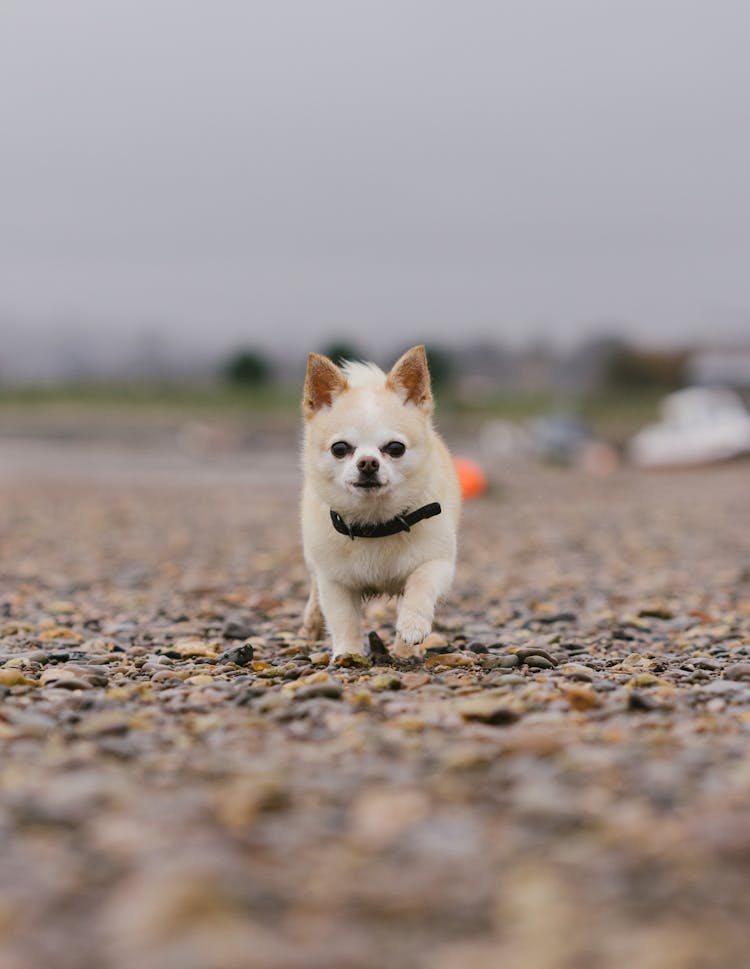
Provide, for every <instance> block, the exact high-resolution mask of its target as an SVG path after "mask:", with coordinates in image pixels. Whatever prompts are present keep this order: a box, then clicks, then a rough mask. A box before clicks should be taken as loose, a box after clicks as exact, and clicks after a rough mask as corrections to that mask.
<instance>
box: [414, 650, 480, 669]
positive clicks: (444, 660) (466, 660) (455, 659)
mask: <svg viewBox="0 0 750 969" xmlns="http://www.w3.org/2000/svg"><path fill="white" fill-rule="evenodd" d="M475 663H476V657H474V656H467V655H466V653H437V654H436V655H435V656H429V657H428V658H427V659H426V660H425V666H427V667H430V668H432V667H434V666H447V667H448V668H449V669H457V668H459V667H462V666H473V665H474V664H475Z"/></svg>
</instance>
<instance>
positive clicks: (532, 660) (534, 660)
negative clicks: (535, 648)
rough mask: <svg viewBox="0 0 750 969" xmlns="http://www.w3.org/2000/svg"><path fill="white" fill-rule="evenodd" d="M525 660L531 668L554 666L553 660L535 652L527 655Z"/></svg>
mask: <svg viewBox="0 0 750 969" xmlns="http://www.w3.org/2000/svg"><path fill="white" fill-rule="evenodd" d="M525 662H526V665H527V666H528V667H529V669H532V670H551V669H554V667H555V663H554V661H553V660H548V659H547V657H546V656H539V655H538V654H537V653H532V654H531V655H530V656H527V657H526V660H525Z"/></svg>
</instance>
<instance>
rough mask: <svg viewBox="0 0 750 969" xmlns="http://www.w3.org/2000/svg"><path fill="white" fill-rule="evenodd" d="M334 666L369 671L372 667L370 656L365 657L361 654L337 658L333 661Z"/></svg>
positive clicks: (350, 654)
mask: <svg viewBox="0 0 750 969" xmlns="http://www.w3.org/2000/svg"><path fill="white" fill-rule="evenodd" d="M333 665H334V666H338V667H339V668H340V669H360V670H363V669H369V667H370V666H371V663H370V658H369V656H363V655H362V654H361V653H343V654H342V655H341V656H337V657H336V659H334V661H333Z"/></svg>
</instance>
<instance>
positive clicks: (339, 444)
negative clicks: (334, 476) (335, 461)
mask: <svg viewBox="0 0 750 969" xmlns="http://www.w3.org/2000/svg"><path fill="white" fill-rule="evenodd" d="M352 450H353V449H352V446H351V444H349V443H348V442H347V441H336V443H335V444H332V445H331V454H332V455H333V456H334V457H335V458H345V457H346V456H347V454H351V453H352Z"/></svg>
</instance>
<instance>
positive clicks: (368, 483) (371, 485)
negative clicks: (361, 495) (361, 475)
mask: <svg viewBox="0 0 750 969" xmlns="http://www.w3.org/2000/svg"><path fill="white" fill-rule="evenodd" d="M354 487H355V488H363V489H365V490H366V491H377V490H378V489H379V488H382V487H383V484H382V483H381V482H380V481H372V480H369V479H365V480H363V481H355V482H354Z"/></svg>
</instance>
